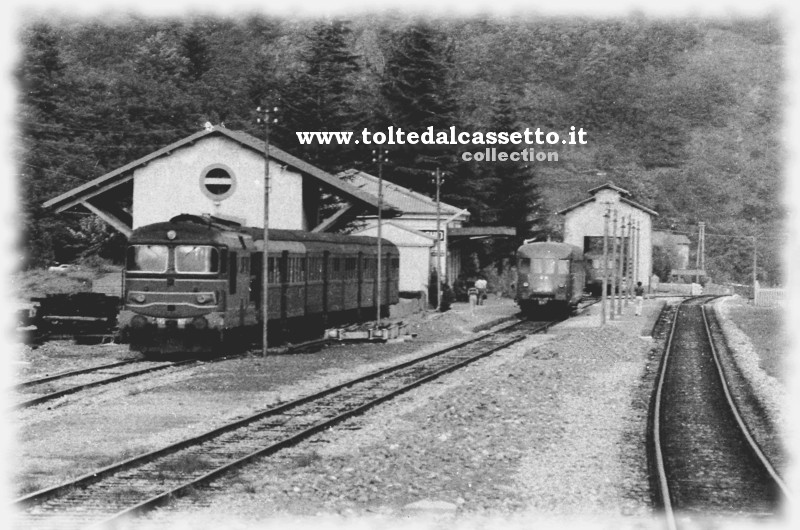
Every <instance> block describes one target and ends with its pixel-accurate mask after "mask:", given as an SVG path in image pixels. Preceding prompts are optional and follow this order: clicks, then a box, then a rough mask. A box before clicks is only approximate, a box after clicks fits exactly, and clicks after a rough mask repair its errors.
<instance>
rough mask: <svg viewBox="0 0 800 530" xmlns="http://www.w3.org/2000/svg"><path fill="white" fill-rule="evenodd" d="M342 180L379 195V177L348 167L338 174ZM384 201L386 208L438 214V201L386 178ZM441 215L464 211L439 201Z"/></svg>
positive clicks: (432, 214)
mask: <svg viewBox="0 0 800 530" xmlns="http://www.w3.org/2000/svg"><path fill="white" fill-rule="evenodd" d="M336 177H337V178H339V179H340V180H342V181H344V182H347V183H349V184H350V185H351V186H354V187H355V188H357V189H359V190H361V191H362V192H364V193H367V194H369V195H370V196H372V197H375V198H376V200H377V197H378V177H376V176H374V175H370V174H369V173H364V172H363V171H359V170H357V169H348V170H346V171H342V172H341V173H339V174H337V175H336ZM383 203H384V208H385V207H387V206H389V207H393V208H396V209H397V210H400V211H401V212H403V214H424V215H431V216H435V215H436V201H435V200H433V199H431V198H430V197H427V196H425V195H423V194H421V193H417V192H416V191H412V190H410V189H408V188H404V187H403V186H398V185H397V184H394V183H392V182H389V181H388V180H386V179H383ZM439 204H440V209H441V215H442V216H443V217H446V216H451V215H455V214H457V213H459V212H461V211H462V209H461V208H457V207H455V206H453V205H451V204H447V203H446V202H441V201H440V202H439ZM463 216H464V219H463V220H466V219H468V218H469V212H464V213H463Z"/></svg>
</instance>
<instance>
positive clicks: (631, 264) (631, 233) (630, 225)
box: [626, 214, 634, 306]
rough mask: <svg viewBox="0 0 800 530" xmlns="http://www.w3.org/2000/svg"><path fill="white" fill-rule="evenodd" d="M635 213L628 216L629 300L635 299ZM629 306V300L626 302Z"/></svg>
mask: <svg viewBox="0 0 800 530" xmlns="http://www.w3.org/2000/svg"><path fill="white" fill-rule="evenodd" d="M633 223H634V221H633V214H631V215H630V216H629V217H628V298H627V300H633V284H634V280H633V278H634V276H633V267H634V256H633V247H634V245H633V237H634V227H633ZM626 306H627V302H626Z"/></svg>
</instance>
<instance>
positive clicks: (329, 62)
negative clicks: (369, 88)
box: [275, 20, 363, 172]
mask: <svg viewBox="0 0 800 530" xmlns="http://www.w3.org/2000/svg"><path fill="white" fill-rule="evenodd" d="M350 37H351V30H350V27H349V24H348V22H346V21H343V20H333V21H331V22H321V23H318V24H316V25H315V26H314V27H313V28H312V30H311V32H310V33H309V35H308V36H307V45H306V48H305V50H304V53H303V54H302V60H303V66H302V68H301V69H300V70H299V71H297V72H296V73H295V74H294V75H293V76H292V78H291V79H290V81H289V83H288V84H287V86H286V87H285V88H284V90H283V91H282V92H283V95H282V97H281V104H280V119H279V124H278V126H277V127H276V130H275V134H276V142H277V143H279V144H280V145H281V146H283V147H284V148H286V149H287V150H289V151H291V152H292V153H293V154H295V155H297V156H299V157H301V158H303V159H304V160H308V161H309V162H311V163H312V164H315V165H317V166H319V167H321V168H322V169H325V170H328V171H330V172H338V171H341V170H343V169H346V168H347V167H350V161H351V160H352V159H353V149H354V147H355V146H353V145H349V146H348V145H338V144H335V143H332V144H329V145H320V144H311V145H301V144H299V142H298V140H297V136H296V135H295V133H296V132H297V131H331V132H333V131H352V130H354V128H355V125H356V124H357V123H359V122H360V121H362V119H361V118H362V111H360V110H359V107H357V106H356V104H355V102H354V101H353V100H352V99H351V96H352V94H353V92H354V87H355V81H356V74H357V73H358V72H359V70H360V66H359V63H358V60H357V59H358V58H357V57H356V56H355V55H354V54H353V53H351V52H350ZM361 108H362V109H363V106H362V107H361Z"/></svg>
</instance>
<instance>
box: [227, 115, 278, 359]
mask: <svg viewBox="0 0 800 530" xmlns="http://www.w3.org/2000/svg"><path fill="white" fill-rule="evenodd" d="M272 111H273V112H278V107H274V108H273V109H272ZM256 112H258V113H259V117H258V122H259V123H260V122H261V121H262V120H263V122H264V251H263V253H262V258H261V274H262V283H261V291H262V304H263V305H262V306H261V320H262V327H261V355H263V356H266V355H267V335H268V334H267V327H268V322H269V318H268V311H269V304H268V303H267V301H268V297H269V260H268V259H267V255H268V250H267V248H268V243H269V187H270V177H269V125H270V116H269V109H268V108H264V109H262V108H261V107H258V109H257V110H256ZM262 113H263V115H264V116H263V118H262V117H261V114H262ZM272 121H273V122H277V121H278V120H277V119H273V120H272ZM231 266H233V267H235V266H236V264H232V265H231Z"/></svg>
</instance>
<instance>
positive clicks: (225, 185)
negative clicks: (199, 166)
mask: <svg viewBox="0 0 800 530" xmlns="http://www.w3.org/2000/svg"><path fill="white" fill-rule="evenodd" d="M200 185H201V189H202V190H203V193H205V194H206V195H207V196H208V197H209V198H211V199H213V200H215V201H219V200H222V199H226V198H228V197H230V196H231V195H232V194H233V192H234V190H235V188H236V179H235V178H234V176H233V171H231V169H230V168H229V167H227V166H225V165H223V164H213V165H211V166H209V167H207V168H206V169H205V170H204V171H203V172H202V173H201V175H200Z"/></svg>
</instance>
